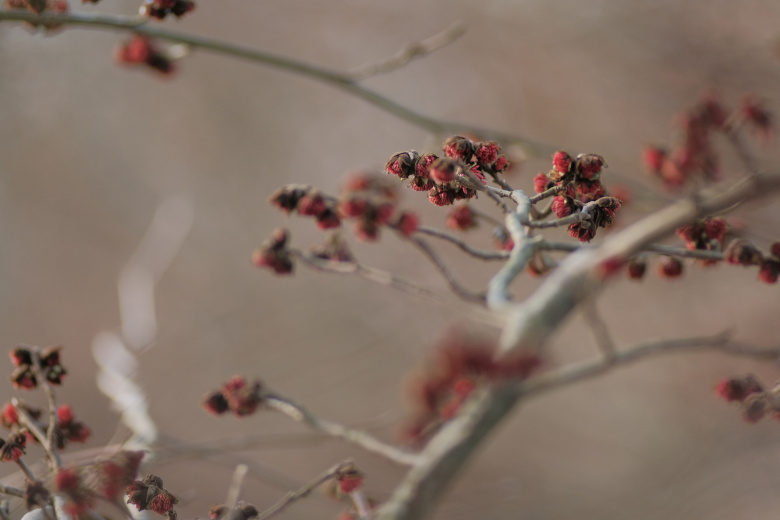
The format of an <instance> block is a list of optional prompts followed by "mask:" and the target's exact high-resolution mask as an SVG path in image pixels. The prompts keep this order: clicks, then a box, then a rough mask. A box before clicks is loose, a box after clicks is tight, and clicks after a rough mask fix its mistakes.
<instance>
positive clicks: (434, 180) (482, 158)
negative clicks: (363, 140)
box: [385, 136, 509, 206]
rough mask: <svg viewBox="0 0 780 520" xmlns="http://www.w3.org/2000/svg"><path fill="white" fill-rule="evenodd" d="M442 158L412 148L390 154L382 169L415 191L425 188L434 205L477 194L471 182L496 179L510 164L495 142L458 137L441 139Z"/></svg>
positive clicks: (442, 204) (447, 203) (445, 204)
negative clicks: (442, 142) (442, 145)
mask: <svg viewBox="0 0 780 520" xmlns="http://www.w3.org/2000/svg"><path fill="white" fill-rule="evenodd" d="M443 148H444V154H445V156H444V157H438V156H437V155H435V154H432V153H426V154H422V155H420V154H419V153H417V152H416V151H415V150H409V151H406V152H398V153H396V154H395V155H393V156H392V157H391V158H390V160H389V161H387V164H385V171H386V172H387V173H389V174H391V175H396V176H398V177H399V178H401V179H409V186H410V187H411V188H412V189H414V190H415V191H427V192H428V200H430V201H431V202H432V203H433V204H435V205H437V206H447V205H450V204H452V203H453V202H455V201H456V200H461V199H470V198H472V197H474V196H475V195H476V193H477V192H476V190H475V189H474V183H475V182H477V183H482V184H486V182H485V179H486V176H488V175H489V176H491V177H493V178H496V177H497V175H498V174H500V173H502V172H504V171H505V170H506V169H507V167H508V165H509V163H508V161H507V158H506V156H505V155H501V154H500V151H501V149H500V148H499V146H498V145H497V144H496V143H492V142H488V143H475V142H474V141H472V140H471V139H468V138H466V137H461V136H454V137H450V138H449V139H447V140H446V141H445V142H444V147H443Z"/></svg>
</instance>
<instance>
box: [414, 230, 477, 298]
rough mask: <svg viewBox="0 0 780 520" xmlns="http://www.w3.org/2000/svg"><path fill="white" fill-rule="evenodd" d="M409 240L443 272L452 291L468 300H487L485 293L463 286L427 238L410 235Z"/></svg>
mask: <svg viewBox="0 0 780 520" xmlns="http://www.w3.org/2000/svg"><path fill="white" fill-rule="evenodd" d="M407 240H409V242H411V243H412V244H414V245H415V246H417V248H418V249H419V250H420V251H422V253H423V254H424V255H425V256H426V257H427V258H428V260H430V261H431V263H432V264H433V265H434V267H436V269H437V270H438V271H439V273H441V275H442V277H444V280H445V281H446V282H447V284H448V285H449V286H450V289H452V292H454V293H455V294H457V295H458V296H460V297H461V298H463V299H464V300H467V301H473V302H482V303H484V302H485V295H484V294H483V293H476V292H473V291H470V290H468V289H466V288H465V287H463V286H462V285H461V284H460V282H458V280H457V279H456V278H455V275H453V274H452V272H451V271H450V270H449V268H448V267H447V265H446V264H445V263H444V261H443V260H442V259H441V258H439V255H438V254H437V253H436V251H434V250H433V248H432V247H431V246H430V244H428V242H426V241H425V240H423V239H421V238H419V237H415V236H412V237H408V238H407Z"/></svg>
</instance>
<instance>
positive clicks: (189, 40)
mask: <svg viewBox="0 0 780 520" xmlns="http://www.w3.org/2000/svg"><path fill="white" fill-rule="evenodd" d="M2 21H21V22H28V23H31V24H33V25H42V24H59V25H71V26H85V27H95V28H100V29H111V30H116V31H127V32H132V33H135V34H142V35H145V36H149V37H151V38H159V39H161V40H166V41H170V42H175V43H182V44H185V45H189V46H190V47H192V48H198V49H205V50H208V51H212V52H216V53H219V54H224V55H227V56H232V57H235V58H240V59H245V60H248V61H252V62H255V63H261V64H263V65H268V66H270V67H275V68H278V69H281V70H285V71H287V72H292V73H293V74H299V75H302V76H305V77H308V78H311V79H313V80H316V81H319V82H321V83H325V84H328V85H331V86H333V87H335V88H337V89H339V90H342V91H344V92H346V93H348V94H351V95H353V96H355V97H358V98H360V99H362V100H364V101H366V102H368V103H370V104H372V105H374V106H376V107H378V108H380V109H381V110H384V111H385V112H387V113H389V114H392V115H394V116H396V117H398V118H400V119H403V120H404V121H406V122H408V123H411V124H412V125H415V126H417V127H420V128H423V129H425V130H427V131H429V132H432V133H434V134H446V133H472V134H475V135H478V136H480V137H482V138H483V139H494V140H496V141H499V142H501V143H502V144H504V145H505V146H506V145H510V144H514V145H517V146H519V147H520V148H521V149H523V151H524V152H525V153H526V155H528V156H537V157H542V156H546V155H549V154H551V153H553V152H554V151H555V149H554V147H552V146H550V145H546V144H542V143H536V142H534V141H531V140H529V139H526V138H524V137H522V136H518V135H513V134H511V133H507V132H502V131H498V130H493V129H489V128H483V127H479V126H475V125H469V124H465V123H457V122H451V121H444V120H441V119H436V118H433V117H430V116H427V115H424V114H422V113H420V112H417V111H415V110H413V109H411V108H408V107H406V106H403V105H401V104H400V103H398V102H396V101H394V100H392V99H390V98H388V97H386V96H384V95H382V94H380V93H378V92H376V91H374V90H371V89H369V88H367V87H364V86H362V85H360V84H358V83H357V82H356V81H355V78H354V77H352V76H351V75H350V74H348V73H343V72H340V71H336V70H332V69H328V68H325V67H320V66H317V65H312V64H309V63H306V62H304V61H301V60H296V59H293V58H288V57H286V56H280V55H278V54H273V53H270V52H266V51H262V50H258V49H254V48H251V47H246V46H242V45H238V44H234V43H230V42H224V41H221V40H216V39H212V38H206V37H204V36H196V35H190V34H185V33H179V32H175V31H169V30H166V29H162V28H160V27H158V26H156V25H155V24H154V23H153V22H148V20H147V19H146V18H138V17H127V16H115V15H106V14H92V13H90V14H86V13H66V14H51V13H47V12H44V13H42V14H40V15H37V14H35V13H33V12H31V11H27V10H24V9H10V10H9V9H0V22H2ZM147 22H148V23H147Z"/></svg>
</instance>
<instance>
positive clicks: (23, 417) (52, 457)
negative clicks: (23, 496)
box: [11, 397, 62, 480]
mask: <svg viewBox="0 0 780 520" xmlns="http://www.w3.org/2000/svg"><path fill="white" fill-rule="evenodd" d="M11 404H13V406H14V408H15V409H16V415H18V416H19V423H20V424H21V425H22V426H24V427H25V428H27V429H28V430H29V431H30V433H31V434H33V436H34V437H35V438H36V439H37V440H38V442H39V443H40V444H41V446H43V449H44V450H45V451H46V455H47V456H48V458H49V461H50V465H51V467H52V468H59V467H60V466H62V461H61V460H60V455H59V453H58V452H57V450H56V449H55V447H54V444H49V440H48V435H47V434H46V432H44V431H43V430H41V428H40V427H39V426H38V423H36V422H35V420H34V419H33V418H32V417H30V414H29V413H27V410H26V409H25V408H24V406H23V405H22V403H21V402H20V401H19V400H18V399H17V398H16V397H14V398H12V399H11ZM55 413H56V412H55ZM20 467H22V466H21V465H20ZM27 469H28V470H29V468H27ZM22 470H25V468H24V467H22ZM28 478H29V475H28ZM32 480H35V479H34V478H33V479H32Z"/></svg>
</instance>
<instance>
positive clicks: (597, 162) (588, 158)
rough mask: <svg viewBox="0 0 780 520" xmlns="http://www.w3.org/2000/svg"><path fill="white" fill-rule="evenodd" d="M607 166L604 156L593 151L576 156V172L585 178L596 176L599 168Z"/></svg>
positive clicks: (599, 170)
mask: <svg viewBox="0 0 780 520" xmlns="http://www.w3.org/2000/svg"><path fill="white" fill-rule="evenodd" d="M606 166H607V164H606V162H604V158H603V157H602V156H600V155H596V154H594V153H589V154H584V155H580V156H579V157H577V173H578V174H579V176H580V177H581V178H583V179H585V180H590V179H593V178H594V177H596V176H597V175H598V174H599V173H601V170H602V169H603V168H605V167H606Z"/></svg>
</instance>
